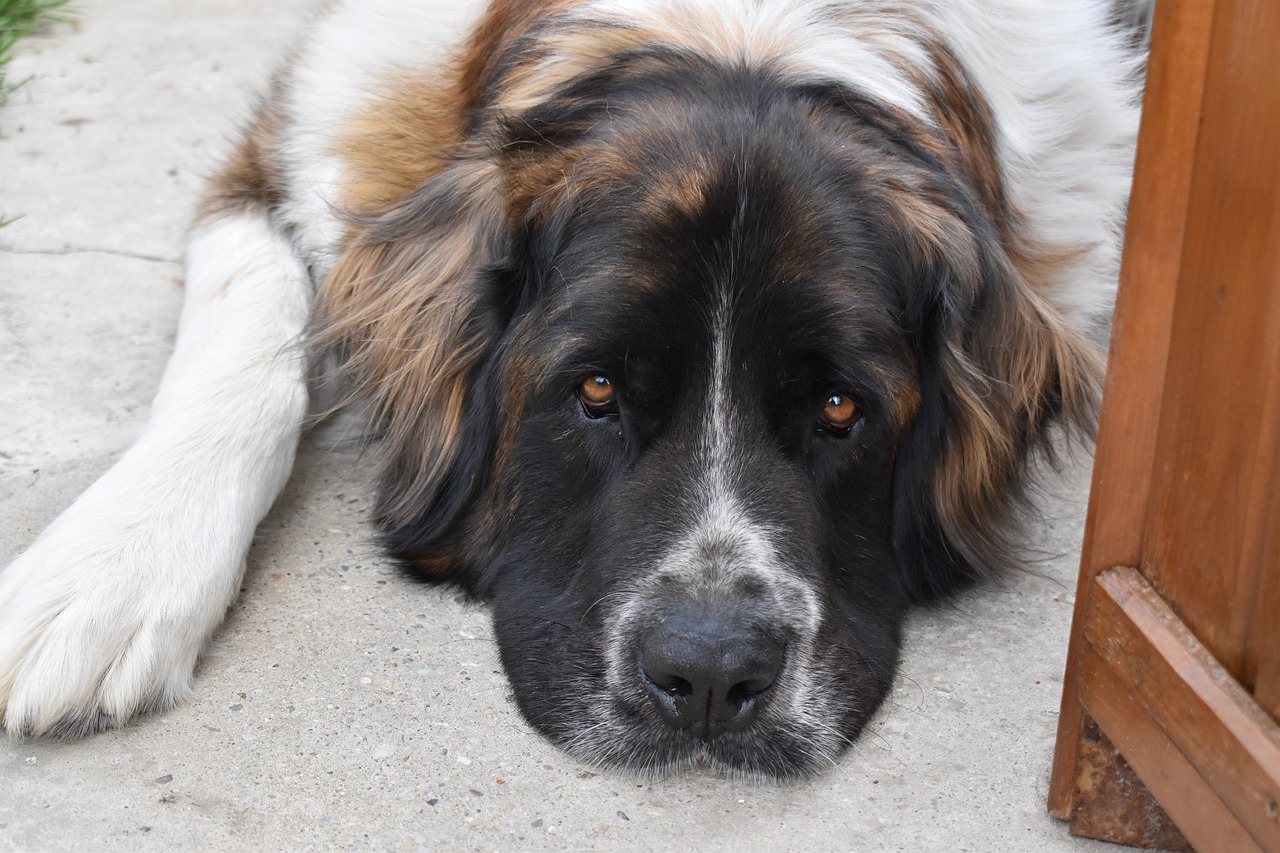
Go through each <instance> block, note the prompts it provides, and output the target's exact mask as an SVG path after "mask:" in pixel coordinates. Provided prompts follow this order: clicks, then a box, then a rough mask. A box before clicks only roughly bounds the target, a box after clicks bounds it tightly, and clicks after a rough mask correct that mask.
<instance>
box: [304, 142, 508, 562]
mask: <svg viewBox="0 0 1280 853" xmlns="http://www.w3.org/2000/svg"><path fill="white" fill-rule="evenodd" d="M511 242H512V241H511V226H510V224H509V213H508V208H507V204H506V203H505V201H504V199H503V194H502V180H501V176H500V174H499V172H498V170H497V168H496V167H495V166H493V165H492V164H491V163H489V162H488V161H486V160H482V159H479V158H477V159H475V160H466V159H459V160H458V161H456V162H455V163H453V164H452V165H450V166H449V167H448V168H446V169H444V170H443V171H441V172H440V173H438V174H437V175H435V176H434V177H433V178H432V179H431V180H430V181H428V182H427V183H426V184H424V185H423V186H422V187H420V188H419V189H418V190H416V191H415V192H413V193H411V194H410V195H408V196H407V197H405V198H404V199H402V200H400V201H398V202H396V203H394V204H393V205H391V206H389V207H387V208H386V209H384V210H382V211H380V212H377V213H373V214H368V215H364V216H362V217H360V218H359V219H358V220H356V222H355V225H354V234H353V236H352V238H351V239H350V240H349V241H348V245H347V246H346V248H345V250H344V252H343V253H342V255H341V257H340V258H339V260H338V262H337V264H336V265H335V267H334V269H333V272H332V273H331V274H330V275H329V277H328V278H327V279H326V281H325V284H324V287H323V289H322V294H321V295H322V298H321V302H320V305H321V307H320V311H319V315H318V323H317V325H318V329H319V332H318V335H319V340H320V342H321V344H322V345H324V346H326V347H329V348H336V349H338V350H339V352H340V354H341V355H342V356H343V358H344V368H343V370H344V372H345V374H346V375H347V378H348V381H349V382H350V383H351V394H352V396H353V397H354V398H357V399H359V400H360V401H361V402H362V403H364V404H365V405H367V406H368V407H369V414H370V421H371V427H372V431H373V434H374V436H375V437H376V438H377V439H378V449H377V453H378V455H379V456H380V462H381V476H380V480H379V483H378V499H377V506H376V522H377V523H378V525H379V526H380V527H381V528H382V530H383V531H384V541H385V544H386V545H387V546H388V550H389V551H390V552H391V553H392V554H393V555H396V556H398V557H400V558H401V559H402V560H404V561H405V562H406V563H407V564H409V565H410V567H411V568H413V569H415V570H417V571H420V572H422V573H425V574H430V575H433V576H437V577H440V576H447V575H449V574H451V573H453V572H455V571H457V570H458V569H459V568H460V567H461V565H462V564H465V563H466V562H468V560H467V558H466V557H465V555H459V554H455V553H452V551H456V548H453V549H451V548H449V547H440V546H441V545H442V542H443V541H444V540H449V541H452V539H453V538H456V537H455V533H456V531H455V530H454V529H453V528H455V527H456V523H457V522H458V520H459V519H460V517H461V516H463V515H464V513H465V512H466V510H467V509H468V507H469V505H470V504H471V503H472V502H473V500H474V498H475V496H476V495H477V494H478V492H479V491H480V490H481V489H482V488H483V486H484V482H485V479H486V476H487V470H488V466H489V464H490V461H491V456H492V452H493V446H494V442H495V436H496V434H497V425H496V421H497V419H498V417H499V415H500V413H498V412H495V411H490V410H489V409H491V408H492V407H493V406H495V405H496V404H495V403H494V400H495V399H496V395H495V394H492V393H473V392H474V390H475V386H477V385H479V384H483V383H485V382H491V381H493V379H492V376H491V375H490V374H491V373H492V371H491V370H488V369H486V363H487V362H488V361H490V360H491V355H492V352H493V350H494V347H495V344H496V342H497V341H498V340H499V338H500V337H501V335H502V332H503V329H504V327H505V325H506V322H507V320H508V316H507V315H508V313H509V311H508V310H507V304H508V296H509V295H508V294H503V293H502V292H501V290H502V288H503V287H504V285H506V284H507V283H508V278H507V277H504V275H503V274H502V272H501V268H502V266H503V262H504V261H505V260H506V258H507V256H508V253H509V252H510V250H511ZM454 544H457V543H454Z"/></svg>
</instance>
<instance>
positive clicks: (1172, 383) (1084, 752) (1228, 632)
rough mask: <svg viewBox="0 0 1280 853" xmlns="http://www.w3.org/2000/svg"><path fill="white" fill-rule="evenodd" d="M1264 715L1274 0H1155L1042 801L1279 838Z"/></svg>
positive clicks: (1169, 837)
mask: <svg viewBox="0 0 1280 853" xmlns="http://www.w3.org/2000/svg"><path fill="white" fill-rule="evenodd" d="M1277 718H1280V0H1158V2H1157V5H1156V20H1155V24H1154V27H1153V34H1152V55H1151V61H1150V69H1149V73H1148V83H1147V97H1146V106H1145V110H1144V115H1143V122H1142V133H1141V137H1140V142H1139V149H1138V160H1137V169H1136V174H1135V179H1134V192H1133V197H1132V201H1131V204H1130V215H1129V225H1128V232H1127V235H1126V244H1125V259H1124V267H1123V270H1122V275H1121V292H1120V297H1119V302H1118V305H1117V309H1116V320H1115V326H1114V330H1113V337H1112V343H1111V356H1110V364H1109V373H1108V377H1107V384H1106V389H1105V393H1104V399H1103V410H1102V418H1101V423H1100V426H1099V435H1098V447H1097V456H1096V462H1095V469H1094V475H1093V491H1092V495H1091V498H1090V506H1089V519H1088V523H1087V526H1086V531H1085V543H1084V550H1083V555H1082V563H1081V574H1080V582H1079V587H1078V590H1077V597H1076V609H1075V623H1074V626H1073V629H1072V638H1071V648H1070V651H1069V654H1068V665H1067V675H1066V683H1065V688H1064V694H1063V703H1062V716H1061V719H1060V722H1059V731H1058V743H1057V749H1056V753H1055V757H1054V772H1053V778H1052V785H1051V792H1050V802H1049V806H1050V810H1051V811H1052V812H1053V813H1054V814H1055V815H1057V816H1058V817H1061V818H1064V819H1069V820H1070V821H1071V830H1072V832H1075V833H1077V834H1082V835H1090V836H1093V837H1099V838H1106V839H1108V840H1114V841H1121V842H1124V843H1130V844H1138V845H1141V846H1166V847H1177V846H1180V845H1183V846H1185V844H1186V842H1187V841H1189V842H1190V843H1191V844H1192V845H1194V847H1195V848H1196V849H1198V850H1202V851H1211V850H1224V851H1247V850H1254V849H1262V850H1268V851H1280V727H1277V725H1276V719H1277ZM1135 774H1136V775H1135ZM1139 779H1140V780H1141V782H1139V781H1138V780H1139ZM1148 791H1149V792H1150V793H1148ZM1151 795H1154V799H1155V800H1156V801H1158V803H1159V805H1156V803H1155V802H1153V801H1152V796H1151ZM1175 827H1176V828H1175ZM1179 830H1180V833H1179ZM1183 837H1185V840H1184V838H1183Z"/></svg>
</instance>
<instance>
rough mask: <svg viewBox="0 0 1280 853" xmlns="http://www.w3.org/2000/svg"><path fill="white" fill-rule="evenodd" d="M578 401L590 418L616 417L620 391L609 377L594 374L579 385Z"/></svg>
mask: <svg viewBox="0 0 1280 853" xmlns="http://www.w3.org/2000/svg"><path fill="white" fill-rule="evenodd" d="M578 401H579V402H580V403H582V410H583V411H584V412H586V413H587V417H589V418H616V417H617V416H618V393H617V389H615V388H614V385H613V382H612V381H611V380H610V379H609V377H607V376H604V375H602V374H593V375H591V376H588V377H586V378H585V379H583V380H582V382H581V383H579V385H578Z"/></svg>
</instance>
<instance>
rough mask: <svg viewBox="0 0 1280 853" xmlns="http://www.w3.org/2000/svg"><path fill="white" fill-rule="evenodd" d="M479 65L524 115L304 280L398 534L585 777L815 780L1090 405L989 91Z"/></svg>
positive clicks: (711, 65) (471, 135)
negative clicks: (538, 83) (357, 396)
mask: <svg viewBox="0 0 1280 853" xmlns="http://www.w3.org/2000/svg"><path fill="white" fill-rule="evenodd" d="M490 71H491V73H492V74H493V75H501V74H506V75H508V76H509V77H513V78H514V79H516V80H517V82H520V86H523V88H520V86H516V84H515V83H512V84H511V91H517V94H519V97H516V95H509V96H508V97H507V100H505V101H504V100H503V99H502V98H501V97H499V96H497V95H494V94H492V92H490V94H489V95H488V96H487V97H491V98H493V99H494V100H493V103H492V104H491V105H489V106H488V107H487V108H486V110H484V111H477V112H474V113H473V116H476V117H474V118H473V122H472V125H471V127H470V128H469V130H468V133H467V134H466V136H465V138H464V139H463V140H462V141H461V142H460V143H459V146H458V148H457V151H456V152H455V154H454V155H453V156H452V157H451V158H450V159H449V161H448V162H447V164H445V165H443V166H442V167H441V168H440V169H439V170H438V171H437V172H436V173H435V174H434V175H433V176H432V177H431V178H430V180H428V181H426V182H425V183H424V184H423V185H422V186H421V187H419V188H417V189H416V190H415V191H413V192H411V193H409V194H408V195H406V196H405V197H404V198H402V199H400V200H399V201H398V202H396V203H394V204H392V205H390V206H389V207H388V208H387V209H386V210H385V211H382V212H380V213H378V214H376V215H371V216H369V217H367V218H366V219H365V220H364V221H363V223H362V225H361V229H362V237H361V239H360V240H359V241H358V242H356V243H355V244H354V245H353V246H352V248H351V249H350V250H349V251H348V252H347V254H346V255H345V256H344V258H343V260H342V261H341V262H340V264H339V267H338V269H337V270H336V271H335V272H334V274H333V276H332V277H331V279H330V282H329V284H328V286H327V288H328V289H327V294H326V297H327V305H328V310H329V318H330V320H329V321H330V322H331V323H333V324H334V327H335V328H337V329H338V330H339V333H340V336H341V337H342V339H343V341H344V342H345V346H346V348H347V350H348V353H349V356H350V359H351V361H350V364H351V366H352V369H353V371H354V372H355V373H356V375H357V376H358V378H359V379H360V382H361V387H362V389H363V390H364V392H365V393H366V394H367V395H368V396H369V398H370V399H371V400H372V402H373V404H374V408H375V414H376V417H377V423H378V427H379V430H380V432H381V435H382V446H383V450H384V452H385V454H386V467H385V470H384V474H383V477H382V480H381V491H380V517H381V521H382V523H383V525H384V527H385V530H386V534H385V542H386V544H387V546H388V547H389V549H390V551H391V552H392V553H393V554H394V555H396V556H397V557H398V558H399V559H401V560H402V561H403V562H404V563H405V565H407V566H408V567H409V568H411V569H413V570H415V571H417V572H419V573H421V574H423V575H425V576H427V577H430V578H435V579H441V580H448V581H451V582H454V583H457V584H459V585H461V586H463V587H464V588H466V589H467V590H469V591H470V592H471V593H473V594H474V595H476V596H478V597H480V598H482V599H486V600H489V601H491V602H492V603H493V608H494V620H495V625H496V632H497V637H498V641H499V645H500V649H501V654H502V659H503V662H504V664H505V666H506V668H507V672H508V674H509V676H510V678H511V681H512V684H513V686H514V690H515V695H516V698H517V700H518V702H519V705H520V707H521V709H522V710H523V711H524V713H525V714H526V716H527V717H528V718H529V719H530V720H531V721H532V722H533V723H534V724H535V725H536V726H537V727H538V728H539V729H540V730H541V731H543V732H544V733H545V734H547V735H548V736H549V737H551V738H552V739H553V740H555V741H556V742H558V743H560V744H562V745H563V746H565V747H566V748H567V749H569V750H570V751H572V752H573V753H574V754H576V755H578V756H581V757H583V758H584V759H586V760H589V761H592V762H601V763H606V764H615V765H623V766H626V767H629V768H632V769H636V770H645V771H648V770H662V769H665V768H670V767H675V766H680V765H682V764H686V763H690V762H703V761H705V762H709V763H711V764H713V765H715V766H718V767H721V768H725V769H728V770H731V771H735V772H744V773H749V774H757V775H764V776H778V777H786V776H795V775H800V774H804V773H808V772H812V771H814V770H815V769H817V768H820V767H822V766H823V765H825V764H827V763H829V762H830V761H831V760H832V758H833V757H834V756H835V755H836V754H838V753H839V752H840V751H841V749H843V748H844V746H846V745H847V744H848V743H850V742H851V741H852V740H853V739H854V738H855V737H856V736H857V735H858V733H859V732H860V730H861V729H862V727H863V726H864V725H865V724H866V722H867V720H868V718H869V717H870V715H871V714H872V713H873V712H874V711H875V709H876V708H877V707H878V705H879V704H880V702H881V701H882V700H883V698H884V697H885V695H886V693H887V692H888V690H889V687H890V684H891V681H892V678H893V675H894V671H895V667H896V663H897V657H898V647H899V643H900V632H901V624H902V620H903V616H904V613H905V611H906V608H907V607H908V606H909V605H910V604H911V603H913V602H920V601H928V600H931V599H934V598H936V597H938V596H940V595H942V594H945V593H947V592H948V591H950V590H952V589H954V588H956V587H957V586H958V585H960V584H963V583H964V582H966V581H967V580H970V579H972V578H974V577H976V576H979V575H981V574H982V573H983V572H985V571H987V570H988V569H990V568H991V567H993V566H995V565H997V564H999V563H1000V562H1001V560H1002V559H1003V558H1004V557H1005V556H1006V555H1007V554H1008V553H1009V548H1008V545H1007V543H1006V542H1005V540H1004V536H1005V534H1006V532H1007V530H1008V529H1009V521H1010V508H1011V505H1012V504H1013V502H1014V501H1016V498H1017V494H1018V489H1019V485H1020V483H1021V481H1022V477H1023V467H1024V465H1025V462H1026V459H1027V455H1028V453H1029V452H1030V451H1031V450H1033V449H1034V448H1035V446H1037V444H1039V443H1041V442H1042V440H1043V438H1044V436H1045V433H1046V430H1047V429H1048V428H1049V426H1050V424H1051V423H1052V422H1054V421H1055V420H1056V419H1059V418H1060V416H1062V415H1063V414H1066V415H1068V416H1071V417H1076V418H1080V419H1084V420H1087V418H1088V413H1089V408H1090V403H1091V399H1092V390H1091V389H1092V383H1093V381H1094V379H1095V371H1096V364H1095V360H1094V358H1095V357H1094V355H1093V354H1092V350H1091V349H1090V348H1089V346H1088V345H1087V344H1085V343H1084V342H1083V341H1081V340H1080V339H1078V338H1077V337H1076V336H1075V335H1074V333H1072V332H1070V331H1068V329H1067V327H1066V326H1065V324H1064V323H1063V322H1062V320H1061V319H1060V318H1059V317H1058V316H1057V315H1056V314H1055V313H1054V312H1053V311H1052V309H1050V308H1048V307H1047V306H1046V305H1045V304H1044V303H1043V302H1042V301H1041V300H1040V299H1039V298H1038V297H1037V296H1036V295H1035V294H1034V292H1033V291H1032V290H1031V289H1030V288H1029V287H1028V285H1027V283H1026V281H1025V275H1024V272H1023V271H1022V270H1024V269H1025V267H1026V264H1025V263H1024V261H1025V258H1024V257H1023V252H1024V248H1025V247H1021V246H1019V245H1018V244H1017V237H1016V233H1015V227H1014V224H1012V223H1011V219H1012V214H1011V213H1010V211H1008V210H1007V209H1005V206H1004V203H1003V201H1002V198H1003V196H1002V194H1001V190H1000V187H999V179H998V176H997V174H998V170H996V169H995V167H994V163H993V160H992V157H993V156H994V155H992V154H991V153H990V144H989V142H990V140H989V138H982V134H981V131H982V128H983V127H984V125H983V121H984V120H985V114H984V113H983V111H982V108H981V104H980V103H979V102H977V101H976V100H975V99H974V97H973V96H972V95H969V94H964V92H963V87H960V86H955V87H951V88H950V89H949V88H948V87H947V86H945V85H943V83H945V75H944V77H943V78H942V79H943V83H936V81H935V84H933V85H932V88H927V89H926V90H925V91H926V93H928V94H930V97H931V98H932V99H933V100H932V101H931V102H932V103H934V104H935V106H937V110H936V114H937V115H936V120H935V121H933V122H925V121H921V120H919V119H918V118H913V117H912V116H910V115H908V114H907V113H905V112H904V111H903V110H900V109H896V108H893V107H891V106H886V105H884V104H883V103H878V102H876V101H875V100H874V99H871V98H868V97H866V96H864V95H862V94H859V93H858V92H856V91H854V90H852V89H850V88H848V87H845V86H842V85H839V84H836V83H827V82H822V81H818V82H814V81H813V80H811V79H808V80H796V79H789V78H788V77H787V76H786V75H785V74H780V73H775V72H774V71H772V70H769V69H753V68H750V67H746V66H742V65H739V66H734V65H729V64H724V63H715V62H708V61H704V60H701V59H699V58H697V57H695V56H692V55H690V54H687V53H671V52H650V53H645V52H641V51H631V52H629V53H626V54H625V56H613V57H612V58H611V59H610V60H609V61H608V62H607V63H604V62H601V63H598V64H597V65H595V66H592V67H591V68H588V69H587V70H585V71H584V70H583V69H582V68H575V69H573V76H571V77H569V78H567V79H565V80H556V81H553V83H551V84H545V85H543V88H542V89H538V88H537V87H535V86H533V84H532V83H529V82H528V80H526V79H525V78H526V77H528V76H529V75H528V74H525V75H524V76H521V74H518V73H516V72H515V71H513V70H512V69H510V68H507V69H505V70H504V69H502V68H498V69H496V70H494V69H490ZM567 73H568V72H566V74H567ZM544 76H545V75H544ZM503 79H505V78H503ZM521 81H523V82H521ZM489 88H490V90H494V91H502V90H501V87H500V86H497V84H493V85H491V86H490V87H489ZM957 98H959V99H960V100H959V101H957Z"/></svg>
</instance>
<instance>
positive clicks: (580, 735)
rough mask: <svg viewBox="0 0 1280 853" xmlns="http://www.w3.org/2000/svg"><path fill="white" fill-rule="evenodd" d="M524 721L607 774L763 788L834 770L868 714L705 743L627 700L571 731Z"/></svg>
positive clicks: (771, 727) (760, 729)
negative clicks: (716, 778) (740, 782)
mask: <svg viewBox="0 0 1280 853" xmlns="http://www.w3.org/2000/svg"><path fill="white" fill-rule="evenodd" d="M526 715H527V716H528V717H529V719H530V720H531V721H532V722H533V723H534V725H535V726H537V727H538V729H539V730H540V731H541V732H542V733H543V734H544V735H546V736H548V737H549V738H550V739H551V740H552V741H553V742H555V743H556V744H557V745H558V746H560V747H561V748H562V749H564V750H565V751H566V752H568V753H570V754H571V755H573V756H574V757H575V758H577V759H578V760H580V761H582V762H584V763H586V764H589V765H592V766H594V767H599V768H602V769H605V770H608V771H610V772H617V773H623V774H626V775H632V776H636V777H639V778H645V779H652V778H662V777H666V776H670V775H673V774H676V773H681V772H684V771H689V770H698V771H702V772H707V773H712V774H715V775H721V776H727V777H731V778H738V779H747V780H753V781H758V782H777V781H796V780H801V779H806V778H809V777H811V776H814V775H817V774H819V773H822V772H823V771H825V770H827V769H829V768H830V767H832V766H833V765H834V764H835V763H836V761H837V760H838V759H839V757H840V755H841V754H842V753H843V752H844V751H845V749H847V748H848V746H849V745H850V744H851V743H852V742H853V741H854V740H855V739H856V738H857V737H858V734H859V733H860V732H861V730H862V729H863V727H864V726H865V725H866V722H867V721H868V720H869V719H870V716H871V714H870V713H869V712H861V713H854V714H851V715H848V716H847V717H846V719H844V720H841V721H840V722H839V723H834V724H826V723H821V722H817V721H814V720H808V721H798V720H780V721H777V722H776V723H773V724H767V725H760V726H755V727H753V728H751V729H749V730H747V731H729V732H724V733H722V734H720V735H719V736H717V737H715V738H713V739H710V740H707V739H704V738H700V737H697V736H695V735H694V734H692V733H690V732H689V731H687V730H682V729H674V728H671V727H669V726H667V725H665V724H663V723H662V722H661V721H659V720H656V719H650V718H649V717H650V715H647V714H644V713H640V714H637V713H636V709H635V707H634V705H632V704H631V703H627V702H618V701H615V702H614V703H613V705H612V708H611V709H610V710H609V711H608V712H606V713H605V714H597V715H592V714H590V713H587V714H584V715H583V719H584V720H591V722H587V723H586V724H585V725H583V726H581V727H578V728H577V729H576V730H573V731H565V730H564V729H563V728H561V727H560V726H557V725H554V724H552V723H550V721H549V720H543V719H539V718H537V717H535V716H533V715H530V714H529V713H528V711H526ZM593 716H594V717H597V718H596V719H593Z"/></svg>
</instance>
